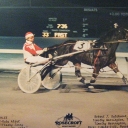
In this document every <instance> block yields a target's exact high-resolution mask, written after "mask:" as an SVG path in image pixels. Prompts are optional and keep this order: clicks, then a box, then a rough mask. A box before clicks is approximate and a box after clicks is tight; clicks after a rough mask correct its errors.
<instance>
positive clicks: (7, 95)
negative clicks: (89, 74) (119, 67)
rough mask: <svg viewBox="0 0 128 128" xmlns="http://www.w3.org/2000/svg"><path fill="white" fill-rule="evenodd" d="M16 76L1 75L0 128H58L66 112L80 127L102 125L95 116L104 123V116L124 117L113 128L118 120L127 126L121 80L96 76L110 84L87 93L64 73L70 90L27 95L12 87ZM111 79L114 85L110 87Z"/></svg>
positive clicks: (127, 105) (127, 106)
mask: <svg viewBox="0 0 128 128" xmlns="http://www.w3.org/2000/svg"><path fill="white" fill-rule="evenodd" d="M17 75H18V74H8V73H5V74H2V73H1V74H0V104H1V106H0V128H57V126H56V124H55V121H57V120H58V118H60V117H64V116H66V115H67V114H68V113H72V114H73V116H74V117H77V118H78V119H79V120H81V121H82V123H81V125H80V128H92V126H95V128H98V126H99V128H100V127H101V126H102V125H104V124H103V123H101V122H102V121H101V120H99V121H96V119H103V121H104V123H105V120H106V118H107V115H108V116H109V119H117V118H118V119H119V117H117V116H121V117H120V119H123V121H121V120H118V121H117V122H118V124H116V126H117V127H115V128H120V126H121V124H119V122H122V123H125V125H126V126H128V119H127V118H128V92H127V91H125V90H124V89H125V88H122V86H123V84H122V81H121V80H120V79H117V78H99V80H98V82H99V83H100V84H103V83H105V84H106V83H108V84H109V85H110V86H103V85H100V88H101V89H98V90H96V91H95V92H96V93H92V92H93V91H92V92H87V88H85V87H84V86H83V85H82V84H81V83H79V82H77V80H76V78H75V77H74V76H64V77H63V82H64V84H68V85H69V87H71V90H70V92H69V93H60V89H59V90H52V91H49V90H46V89H40V90H39V91H38V92H37V93H35V94H26V93H23V92H21V91H20V90H18V91H14V90H13V87H16V86H17ZM98 82H97V84H96V85H97V86H96V85H95V86H96V87H97V88H98V87H99V86H98V85H99V84H98ZM112 82H114V83H115V85H116V86H112V84H113V83H112ZM120 85H121V86H120ZM114 115H117V116H116V117H114ZM125 115H126V117H124V116H125ZM122 116H123V117H122ZM74 119H75V118H74ZM14 122H15V123H14ZM97 122H99V124H97ZM111 122H112V121H106V125H107V126H114V125H112V124H111V125H110V123H111ZM113 122H114V121H113ZM108 123H109V124H108ZM11 124H12V125H13V126H12V127H11V126H9V125H11ZM7 125H8V126H7ZM18 125H19V126H18ZM20 126H21V127H20ZM89 126H90V127H89ZM65 127H66V126H65ZM74 127H75V126H74ZM108 128H109V127H108Z"/></svg>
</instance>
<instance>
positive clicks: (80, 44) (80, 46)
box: [74, 41, 90, 51]
mask: <svg viewBox="0 0 128 128" xmlns="http://www.w3.org/2000/svg"><path fill="white" fill-rule="evenodd" d="M74 49H75V50H85V51H87V50H88V49H90V41H77V42H76V44H75V46H74Z"/></svg>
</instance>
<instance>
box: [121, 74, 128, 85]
mask: <svg viewBox="0 0 128 128" xmlns="http://www.w3.org/2000/svg"><path fill="white" fill-rule="evenodd" d="M122 80H123V82H124V83H125V84H128V80H127V78H125V77H124V76H123V78H122Z"/></svg>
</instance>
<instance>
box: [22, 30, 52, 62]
mask: <svg viewBox="0 0 128 128" xmlns="http://www.w3.org/2000/svg"><path fill="white" fill-rule="evenodd" d="M25 39H26V42H25V43H24V45H23V55H24V61H25V62H26V63H40V64H45V63H47V62H48V61H49V60H50V59H51V58H44V57H41V56H39V55H40V54H42V53H43V52H46V51H47V48H44V49H42V48H40V47H39V46H38V45H37V44H35V43H34V34H33V33H32V32H27V33H26V34H25Z"/></svg>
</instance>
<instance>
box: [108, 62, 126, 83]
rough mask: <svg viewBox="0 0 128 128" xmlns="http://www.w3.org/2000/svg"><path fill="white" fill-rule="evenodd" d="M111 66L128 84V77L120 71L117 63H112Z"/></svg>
mask: <svg viewBox="0 0 128 128" xmlns="http://www.w3.org/2000/svg"><path fill="white" fill-rule="evenodd" d="M109 67H110V68H111V69H112V70H113V71H114V72H115V73H116V74H117V75H118V76H119V78H121V79H122V80H123V82H124V83H125V84H128V81H127V78H125V76H124V75H123V74H122V73H121V72H120V71H119V69H118V66H117V65H116V64H115V63H111V64H110V65H109Z"/></svg>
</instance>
